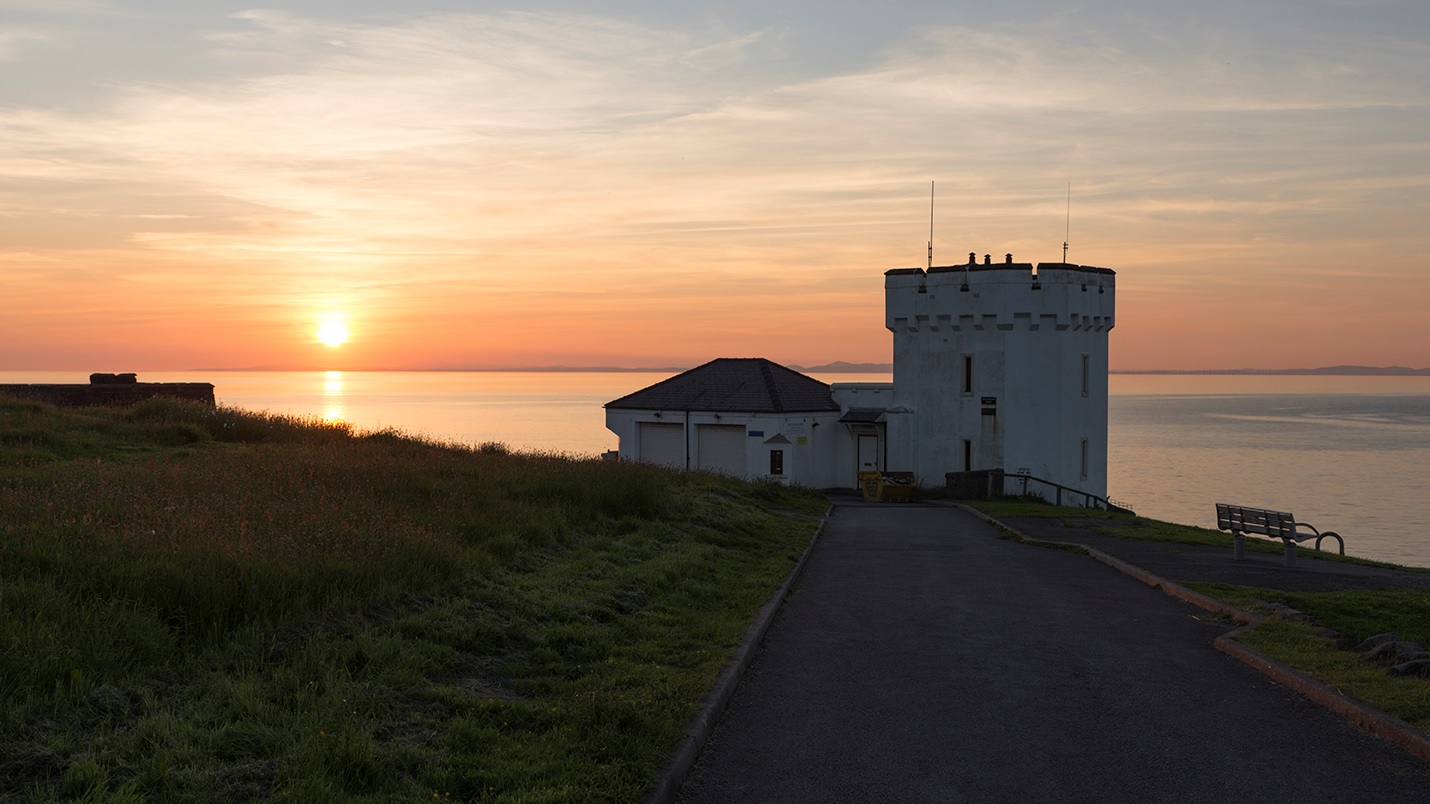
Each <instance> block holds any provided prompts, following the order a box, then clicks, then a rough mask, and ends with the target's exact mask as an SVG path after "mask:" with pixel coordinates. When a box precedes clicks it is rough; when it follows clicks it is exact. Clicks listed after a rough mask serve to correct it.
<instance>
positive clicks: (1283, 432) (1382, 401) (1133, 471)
mask: <svg viewBox="0 0 1430 804" xmlns="http://www.w3.org/2000/svg"><path fill="white" fill-rule="evenodd" d="M811 373H812V374H813V376H816V377H818V378H819V379H820V380H823V381H825V382H879V381H885V382H887V381H888V380H889V379H890V377H889V375H887V374H885V375H880V374H821V373H819V372H811ZM669 376H671V372H617V371H607V372H578V371H542V372H500V371H469V372H440V371H427V372H360V371H359V372H351V371H344V372H336V371H329V372H322V371H319V372H259V371H210V372H141V373H140V380H141V381H144V382H212V383H213V384H214V387H215V395H216V396H217V398H218V401H219V403H220V404H224V405H232V406H235V407H241V408H248V409H252V410H268V411H272V412H276V413H285V414H292V415H296V416H300V417H307V418H314V419H323V420H328V421H345V422H348V423H350V424H351V425H352V426H353V427H355V428H357V429H359V430H377V429H383V428H393V429H397V430H402V431H405V432H408V433H412V434H414V435H421V436H425V437H428V438H433V439H438V440H443V441H452V442H458V443H462V444H471V445H476V444H481V443H485V442H501V443H503V444H506V445H507V446H509V447H511V448H513V449H520V450H534V451H541V452H554V453H564V454H573V455H598V454H600V453H602V452H605V451H607V450H613V449H615V448H616V437H615V435H614V434H613V433H611V432H610V431H608V430H606V429H605V414H604V411H603V409H602V407H601V406H602V405H603V404H604V403H606V402H609V401H611V400H613V399H616V398H618V397H621V396H624V395H625V394H628V393H630V392H632V391H635V390H638V389H640V388H644V387H645V386H647V385H650V384H652V383H655V382H658V381H660V380H662V379H665V378H666V377H669ZM87 379H88V377H87V375H79V374H76V373H73V372H0V383H20V382H86V381H87ZM1109 392H1110V397H1109V411H1108V430H1109V435H1108V439H1109V444H1108V492H1109V495H1110V496H1111V497H1113V498H1114V499H1116V500H1119V501H1121V502H1125V503H1127V504H1128V505H1130V506H1131V507H1132V508H1133V509H1135V510H1136V511H1137V513H1139V514H1141V515H1143V516H1148V517H1152V518H1155V519H1162V520H1167V521H1171V522H1180V523H1184V524H1189V525H1200V526H1203V527H1215V526H1216V516H1215V507H1214V506H1215V503H1217V502H1230V503H1235V504H1239V505H1249V506H1255V507H1262V508H1275V509H1278V510H1282V511H1292V512H1294V513H1295V514H1296V517H1297V519H1299V520H1301V521H1303V522H1309V523H1311V524H1313V525H1315V526H1316V527H1317V528H1319V529H1321V530H1323V531H1324V530H1333V531H1336V532H1338V533H1340V534H1341V535H1342V536H1343V537H1344V538H1345V540H1346V550H1347V552H1348V553H1351V554H1353V555H1357V556H1361V557H1363V558H1373V559H1379V560H1383V561H1394V562H1397V563H1402V564H1411V565H1416V566H1423V567H1430V377H1414V376H1411V377H1374V376H1354V377H1341V376H1294V375H1185V374H1174V375H1168V374H1114V375H1112V376H1111V377H1110V378H1109Z"/></svg>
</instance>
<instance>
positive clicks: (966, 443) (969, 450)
mask: <svg viewBox="0 0 1430 804" xmlns="http://www.w3.org/2000/svg"><path fill="white" fill-rule="evenodd" d="M963 471H965V472H972V471H973V442H972V441H971V440H969V439H967V438H965V439H963Z"/></svg>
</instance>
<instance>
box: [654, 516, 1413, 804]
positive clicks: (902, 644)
mask: <svg viewBox="0 0 1430 804" xmlns="http://www.w3.org/2000/svg"><path fill="white" fill-rule="evenodd" d="M1206 616H1207V615H1205V613H1204V612H1201V611H1200V610H1198V609H1195V608H1193V607H1191V606H1188V605H1186V604H1184V603H1181V602H1179V601H1176V600H1174V599H1172V598H1170V597H1167V596H1166V595H1163V594H1162V593H1161V592H1159V591H1157V590H1154V589H1151V588H1149V587H1147V586H1144V585H1143V584H1141V583H1138V582H1136V581H1134V580H1132V579H1130V578H1128V577H1126V576H1125V575H1122V574H1121V573H1118V572H1117V571H1115V570H1113V569H1111V568H1109V567H1107V566H1105V565H1103V564H1101V563H1099V562H1097V561H1094V560H1092V559H1090V558H1088V557H1086V556H1083V555H1080V554H1077V553H1073V552H1070V551H1064V550H1052V549H1047V548H1040V547H1033V546H1029V545H1024V544H1019V543H1017V542H1013V541H1008V540H1003V539H999V538H998V537H997V532H996V531H995V530H994V529H993V528H992V527H991V526H989V525H987V524H985V523H984V522H982V521H981V520H979V519H977V518H976V517H974V516H972V515H970V514H968V513H965V512H963V511H960V510H957V509H953V508H944V507H933V506H893V505H875V506H862V505H857V504H856V505H843V504H841V505H840V506H838V507H837V508H836V509H835V511H834V513H833V515H832V516H831V518H830V520H829V523H828V525H827V527H826V530H825V534H824V535H823V536H822V537H821V540H820V543H819V544H818V546H817V547H816V549H815V551H814V553H813V555H811V557H810V559H809V562H808V564H807V565H806V567H805V571H804V574H803V575H802V576H801V578H800V580H799V582H798V583H797V584H796V586H795V587H794V589H793V590H792V591H791V593H790V595H789V597H788V599H787V600H786V601H785V604H784V606H783V607H782V608H781V610H780V612H779V614H778V615H777V616H776V618H775V621H774V622H773V623H772V625H771V627H770V630H769V632H768V633H767V635H766V637H765V641H764V643H763V644H762V645H761V647H760V650H759V652H758V653H757V655H756V657H755V660H754V662H753V663H752V664H751V666H750V668H749V670H748V671H747V673H746V674H745V677H744V678H743V679H742V681H741V683H740V686H739V688H738V690H737V692H736V695H735V697H734V699H733V701H732V702H731V704H730V707H729V709H727V710H726V712H725V714H724V716H723V718H722V719H721V721H720V725H719V726H718V727H717V728H716V730H715V733H714V734H713V735H712V737H711V740H710V741H709V742H708V743H707V745H706V748H705V750H704V752H702V754H701V756H700V759H699V761H698V762H697V763H696V766H695V768H694V769H693V771H692V773H691V774H690V776H689V777H688V778H687V781H686V784H685V786H684V787H683V788H682V790H681V794H680V799H679V800H680V801H682V802H686V804H696V803H697V802H730V801H757V802H886V801H887V802H964V801H967V802H1002V801H1007V802H1028V801H1048V802H1082V801H1087V802H1092V801H1096V802H1108V801H1136V802H1156V801H1167V802H1198V801H1205V802H1223V801H1232V800H1235V801H1243V802H1321V801H1324V802H1338V803H1343V802H1359V801H1364V802H1417V804H1418V803H1419V802H1424V801H1427V800H1430V766H1427V765H1426V764H1425V763H1422V762H1420V761H1419V760H1416V759H1414V758H1413V757H1410V756H1409V755H1407V754H1405V753H1404V752H1402V751H1401V750H1400V749H1398V748H1395V747H1394V746H1392V745H1390V744H1389V743H1386V742H1384V741H1381V740H1379V739H1378V738H1375V737H1372V736H1370V735H1367V734H1364V733H1362V732H1360V731H1358V730H1356V729H1355V728H1353V727H1351V726H1349V725H1346V724H1345V723H1344V722H1343V721H1341V720H1339V719H1338V718H1336V717H1335V716H1333V715H1331V714H1330V713H1328V712H1326V711H1325V710H1323V709H1321V708H1320V707H1318V706H1315V705H1314V704H1311V703H1310V702H1308V701H1306V700H1305V699H1303V698H1301V697H1300V696H1298V695H1296V694H1294V693H1291V692H1289V691H1287V690H1285V689H1284V688H1282V687H1279V686H1277V685H1275V684H1273V683H1271V682H1270V681H1268V680H1266V679H1265V678H1264V677H1263V676H1261V675H1260V674H1258V673H1256V672H1254V671H1252V670H1250V669H1248V668H1247V667H1245V666H1243V665H1241V664H1240V663H1238V662H1236V661H1235V660H1233V659H1231V658H1229V657H1227V656H1225V655H1224V654H1222V653H1220V652H1218V651H1217V650H1216V649H1215V648H1213V647H1212V640H1213V639H1214V638H1215V637H1216V636H1218V635H1219V634H1221V633H1224V632H1225V631H1226V630H1228V629H1229V628H1230V626H1229V625H1227V624H1225V623H1219V622H1215V621H1212V620H1208V619H1206Z"/></svg>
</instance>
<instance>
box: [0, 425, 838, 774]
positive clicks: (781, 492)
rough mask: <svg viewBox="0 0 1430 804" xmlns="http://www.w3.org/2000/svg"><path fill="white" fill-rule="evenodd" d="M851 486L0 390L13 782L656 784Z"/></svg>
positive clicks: (0, 604)
mask: <svg viewBox="0 0 1430 804" xmlns="http://www.w3.org/2000/svg"><path fill="white" fill-rule="evenodd" d="M824 504H825V503H824V501H823V498H822V497H819V496H818V495H815V494H812V493H809V492H805V491H801V490H797V489H788V488H785V487H782V486H778V485H758V484H748V483H743V482H740V481H735V480H731V479H726V478H720V477H714V476H710V475H704V474H698V473H677V472H671V471H666V470H661V469H657V468H653V467H648V466H640V465H629V464H610V463H603V462H600V461H595V460H583V459H576V458H571V457H566V456H560V455H535V454H515V453H510V452H507V451H506V450H505V449H503V448H501V447H500V446H499V445H484V446H483V447H481V448H478V449H469V448H464V447H459V446H455V445H448V444H438V443H431V442H425V441H421V440H417V439H412V438H407V437H404V436H402V435H401V434H400V433H395V432H382V433H369V434H359V433H354V432H352V431H351V430H350V429H348V428H347V427H344V426H335V425H330V424H324V423H322V422H318V421H305V420H299V419H292V418H289V417H282V416H269V415H258V414H252V413H246V412H243V411H240V410H235V409H228V408H220V409H218V410H216V411H215V410H213V409H208V408H204V407H200V406H192V405H187V404H182V403H177V402H170V401H163V400H152V401H150V402H146V403H144V404H142V405H139V406H137V407H135V408H132V409H127V410H99V409H83V410H76V411H71V410H55V409H52V408H48V407H45V406H42V405H37V404H34V403H30V402H23V401H16V400H10V399H0V800H14V801H21V800H23V801H249V800H275V801H285V800H291V801H304V802H308V801H383V802H387V801H432V800H434V799H438V800H443V799H449V798H450V799H460V800H483V801H509V802H531V801H543V802H560V801H582V802H588V801H590V802H600V801H630V800H634V799H638V798H639V797H640V795H641V794H642V793H643V792H644V791H645V790H646V789H647V788H648V787H649V786H650V785H651V784H652V783H653V782H654V780H655V778H656V774H657V772H658V770H659V768H660V767H661V766H662V764H663V763H664V762H665V760H666V759H667V757H668V756H669V752H670V750H671V747H672V744H673V743H674V741H675V739H676V738H677V737H678V736H679V734H680V733H681V731H682V730H683V728H684V726H685V724H686V723H687V722H688V720H689V718H690V717H691V715H692V714H693V713H694V711H695V707H696V705H697V702H698V701H699V699H700V697H701V696H702V695H703V694H704V693H705V691H706V690H707V689H708V688H709V686H710V684H711V683H712V681H713V680H714V678H715V676H716V674H717V673H718V672H719V670H720V668H721V667H722V666H723V665H724V663H725V661H726V659H727V657H728V655H729V654H730V652H731V651H732V649H733V648H734V646H735V645H736V644H738V641H739V639H740V637H741V635H742V634H743V632H744V629H745V628H746V626H747V625H748V623H749V622H750V620H751V618H752V617H753V615H754V613H755V612H756V611H757V610H758V609H759V607H760V606H761V605H762V604H763V603H764V601H765V600H766V599H767V598H768V596H769V594H770V593H771V591H772V590H773V589H774V588H776V587H777V586H778V584H779V583H780V582H781V581H782V580H783V578H784V577H785V575H786V574H787V573H788V571H789V569H790V568H791V567H792V566H793V564H794V562H795V561H796V560H797V558H798V556H799V554H800V552H801V551H802V550H803V548H804V546H805V544H806V543H807V542H808V539H809V537H810V535H811V533H812V532H813V530H814V528H815V526H816V524H817V520H816V518H817V516H818V514H819V513H820V512H821V511H822V510H823V507H824Z"/></svg>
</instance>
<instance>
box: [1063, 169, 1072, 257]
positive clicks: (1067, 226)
mask: <svg viewBox="0 0 1430 804" xmlns="http://www.w3.org/2000/svg"><path fill="white" fill-rule="evenodd" d="M1064 226H1065V228H1064V229H1063V265H1067V263H1068V239H1069V238H1068V236H1069V235H1071V234H1072V182H1068V216H1067V220H1066V222H1065V224H1064Z"/></svg>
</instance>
